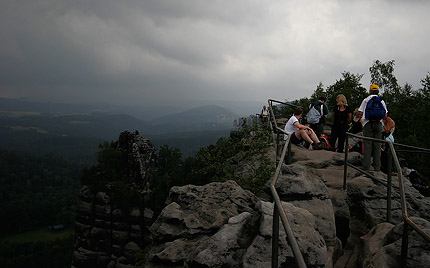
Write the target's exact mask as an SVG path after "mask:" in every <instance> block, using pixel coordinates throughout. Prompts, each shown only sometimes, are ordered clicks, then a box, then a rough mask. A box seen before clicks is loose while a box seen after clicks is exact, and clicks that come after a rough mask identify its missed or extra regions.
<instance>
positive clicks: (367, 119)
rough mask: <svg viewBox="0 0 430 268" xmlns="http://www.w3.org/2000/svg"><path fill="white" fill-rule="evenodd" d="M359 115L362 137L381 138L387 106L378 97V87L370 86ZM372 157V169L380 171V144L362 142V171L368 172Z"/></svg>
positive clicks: (359, 109)
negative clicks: (360, 117) (360, 116)
mask: <svg viewBox="0 0 430 268" xmlns="http://www.w3.org/2000/svg"><path fill="white" fill-rule="evenodd" d="M358 112H359V115H362V118H363V135H364V137H370V138H375V139H381V138H382V119H383V118H385V117H386V116H387V112H388V110H387V106H386V104H385V102H384V101H383V100H382V99H381V98H380V97H379V87H378V86H377V85H375V84H372V85H370V89H369V96H368V97H366V98H365V99H364V100H363V101H362V102H361V105H360V108H358ZM372 155H373V167H374V169H375V171H380V170H381V143H380V142H372V141H369V140H364V158H363V169H364V170H366V171H369V169H370V160H371V157H372Z"/></svg>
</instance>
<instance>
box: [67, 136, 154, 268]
mask: <svg viewBox="0 0 430 268" xmlns="http://www.w3.org/2000/svg"><path fill="white" fill-rule="evenodd" d="M112 146H113V148H114V149H116V150H118V151H121V152H124V153H125V157H126V160H127V165H126V166H125V167H124V168H125V169H126V174H127V176H126V177H127V179H128V181H127V182H126V183H127V184H128V187H130V188H129V189H131V188H134V189H136V190H137V192H139V193H140V194H141V195H142V197H141V198H142V200H145V194H146V192H147V191H146V190H147V187H148V184H149V177H148V170H149V168H151V167H153V166H154V163H155V148H154V147H153V146H152V145H151V143H150V142H149V140H147V139H144V138H143V137H141V136H139V133H138V132H137V131H136V132H133V133H131V132H128V131H124V132H122V133H121V135H120V137H119V140H118V141H117V142H114V143H112ZM152 216H153V213H152V211H151V210H149V209H147V208H145V207H144V206H143V207H140V206H139V205H138V204H136V207H135V208H130V209H129V210H128V211H127V212H125V211H123V210H121V209H119V208H118V206H117V205H116V204H115V202H114V201H113V199H112V197H111V196H109V195H108V194H107V193H106V192H93V191H91V190H90V188H89V187H87V186H85V185H84V186H83V187H82V190H81V193H80V196H79V202H78V209H77V216H76V224H75V226H76V229H75V245H74V252H73V263H72V265H73V266H72V267H75V268H83V267H94V268H97V267H100V268H101V267H112V268H114V267H118V268H119V267H135V262H136V257H135V256H136V253H138V252H140V251H141V249H142V248H143V247H144V246H145V243H147V242H148V241H149V240H150V239H149V237H148V235H149V231H148V229H147V226H146V222H150V221H151V218H152Z"/></svg>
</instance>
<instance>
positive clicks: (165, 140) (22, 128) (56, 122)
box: [0, 98, 235, 162]
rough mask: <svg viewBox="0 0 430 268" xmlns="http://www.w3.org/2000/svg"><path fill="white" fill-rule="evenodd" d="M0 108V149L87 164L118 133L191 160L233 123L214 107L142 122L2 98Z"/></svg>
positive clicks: (125, 115)
mask: <svg viewBox="0 0 430 268" xmlns="http://www.w3.org/2000/svg"><path fill="white" fill-rule="evenodd" d="M0 103H2V104H4V105H2V107H1V109H0V137H1V139H0V149H1V148H3V149H7V150H15V151H21V152H31V153H41V154H44V153H55V154H57V155H60V156H65V157H69V158H74V159H80V160H82V161H91V162H93V161H94V160H95V157H94V155H95V153H96V152H97V150H98V145H99V144H100V143H102V142H104V141H111V140H115V139H117V138H118V135H119V133H120V132H121V131H123V130H130V131H134V130H138V131H139V133H140V134H141V135H142V136H144V137H146V138H149V139H150V140H151V141H152V142H153V143H154V145H156V146H157V147H160V146H162V145H164V144H168V145H169V146H171V147H176V148H179V149H181V151H183V152H184V155H185V156H189V155H193V154H194V153H196V152H197V150H198V148H199V147H201V146H207V145H209V144H214V143H215V142H216V141H217V140H218V138H219V137H221V136H227V135H228V134H229V132H230V129H231V128H232V125H233V120H234V118H235V115H234V114H233V113H232V112H230V111H228V110H226V109H224V108H222V107H220V106H216V105H206V106H201V107H197V108H194V109H191V110H188V111H185V112H180V113H175V114H171V115H164V116H159V117H158V118H157V119H154V120H151V121H143V120H139V119H137V118H135V117H132V116H130V115H127V114H108V113H101V112H93V113H85V112H84V111H88V110H89V107H87V106H82V111H83V112H82V113H77V112H76V111H77V110H76V109H79V106H69V107H68V106H67V105H66V107H62V106H61V105H59V104H51V105H50V107H43V105H41V104H40V103H32V102H24V101H16V100H8V99H2V98H0ZM15 105H16V106H15ZM50 111H51V112H50ZM52 111H55V112H52ZM59 111H60V112H59ZM68 111H69V112H72V111H74V112H75V113H67V112H68Z"/></svg>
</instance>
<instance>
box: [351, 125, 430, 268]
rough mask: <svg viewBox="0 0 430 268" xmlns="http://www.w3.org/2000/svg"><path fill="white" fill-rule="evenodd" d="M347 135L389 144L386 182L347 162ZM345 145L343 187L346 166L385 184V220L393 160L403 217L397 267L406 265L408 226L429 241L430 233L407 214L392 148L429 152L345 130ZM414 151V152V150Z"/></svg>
mask: <svg viewBox="0 0 430 268" xmlns="http://www.w3.org/2000/svg"><path fill="white" fill-rule="evenodd" d="M348 136H351V137H356V138H359V139H363V140H370V141H373V142H379V143H386V144H388V146H389V150H390V153H389V154H388V155H389V156H390V157H388V160H387V162H388V165H387V184H385V183H383V182H382V181H381V180H379V179H378V178H376V177H375V176H373V175H372V174H370V173H369V172H366V171H364V170H362V169H360V168H358V167H356V166H354V165H353V164H352V163H350V162H348ZM346 137H347V138H346V139H345V140H346V145H345V161H344V176H343V189H344V190H346V177H347V168H348V166H349V167H352V168H354V169H355V170H358V171H359V172H361V173H363V174H366V175H367V176H369V177H370V178H372V179H373V180H376V181H378V182H380V183H383V184H384V185H386V186H387V220H386V221H387V222H390V221H391V187H392V182H391V175H392V174H391V165H392V160H394V164H395V165H396V169H397V177H398V180H399V190H400V198H401V202H400V203H401V208H402V218H403V235H402V249H401V261H400V266H399V267H402V268H404V267H407V255H408V232H409V231H408V227H409V226H410V227H411V228H412V229H413V230H415V231H416V232H417V233H418V234H419V235H420V236H421V237H422V238H424V239H425V240H426V241H427V242H430V235H429V234H427V233H426V232H424V231H423V230H422V229H421V228H419V227H418V226H417V225H416V224H415V223H414V222H413V221H412V220H411V219H410V218H409V216H408V211H407V203H406V197H405V188H404V183H403V176H402V169H401V167H400V163H399V159H398V158H397V154H396V150H395V149H394V145H397V146H402V147H405V148H409V149H414V150H416V151H420V152H422V153H430V150H429V149H425V148H420V147H414V146H410V145H405V144H399V143H394V144H393V143H392V142H389V141H386V140H380V139H375V138H370V137H364V136H359V135H356V134H352V133H349V132H347V133H346ZM416 151H415V152H416Z"/></svg>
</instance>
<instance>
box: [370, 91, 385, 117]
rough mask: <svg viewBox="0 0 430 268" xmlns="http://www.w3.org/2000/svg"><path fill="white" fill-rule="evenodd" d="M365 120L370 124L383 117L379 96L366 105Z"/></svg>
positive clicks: (383, 112) (383, 109)
mask: <svg viewBox="0 0 430 268" xmlns="http://www.w3.org/2000/svg"><path fill="white" fill-rule="evenodd" d="M365 114H366V119H368V120H369V121H371V122H377V121H380V120H381V119H382V118H384V117H385V108H384V105H383V104H382V100H381V98H380V97H379V96H374V97H372V98H371V99H370V100H369V102H368V103H367V105H366V110H365Z"/></svg>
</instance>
